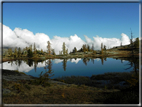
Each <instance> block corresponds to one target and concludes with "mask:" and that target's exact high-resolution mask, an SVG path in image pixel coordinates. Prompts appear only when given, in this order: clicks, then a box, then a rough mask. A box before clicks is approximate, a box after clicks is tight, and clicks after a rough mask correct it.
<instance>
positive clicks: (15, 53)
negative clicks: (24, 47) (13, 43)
mask: <svg viewBox="0 0 142 107" xmlns="http://www.w3.org/2000/svg"><path fill="white" fill-rule="evenodd" d="M14 57H17V48H15V52H14Z"/></svg>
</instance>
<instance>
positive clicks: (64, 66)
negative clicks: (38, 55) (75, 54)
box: [63, 59, 67, 71]
mask: <svg viewBox="0 0 142 107" xmlns="http://www.w3.org/2000/svg"><path fill="white" fill-rule="evenodd" d="M66 67H67V59H63V69H64V71H66Z"/></svg>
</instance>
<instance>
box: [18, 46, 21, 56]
mask: <svg viewBox="0 0 142 107" xmlns="http://www.w3.org/2000/svg"><path fill="white" fill-rule="evenodd" d="M18 57H21V48H20V47H19V48H18Z"/></svg>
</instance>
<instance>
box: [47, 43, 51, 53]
mask: <svg viewBox="0 0 142 107" xmlns="http://www.w3.org/2000/svg"><path fill="white" fill-rule="evenodd" d="M47 44H48V45H47V53H48V55H51V43H50V41H48V42H47Z"/></svg>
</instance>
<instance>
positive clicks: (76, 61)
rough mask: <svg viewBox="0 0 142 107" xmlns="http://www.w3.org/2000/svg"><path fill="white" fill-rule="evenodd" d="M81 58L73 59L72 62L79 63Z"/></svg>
mask: <svg viewBox="0 0 142 107" xmlns="http://www.w3.org/2000/svg"><path fill="white" fill-rule="evenodd" d="M80 60H81V58H77V59H76V60H75V59H72V60H71V62H74V63H76V64H77V63H78V62H79V61H80Z"/></svg>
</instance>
